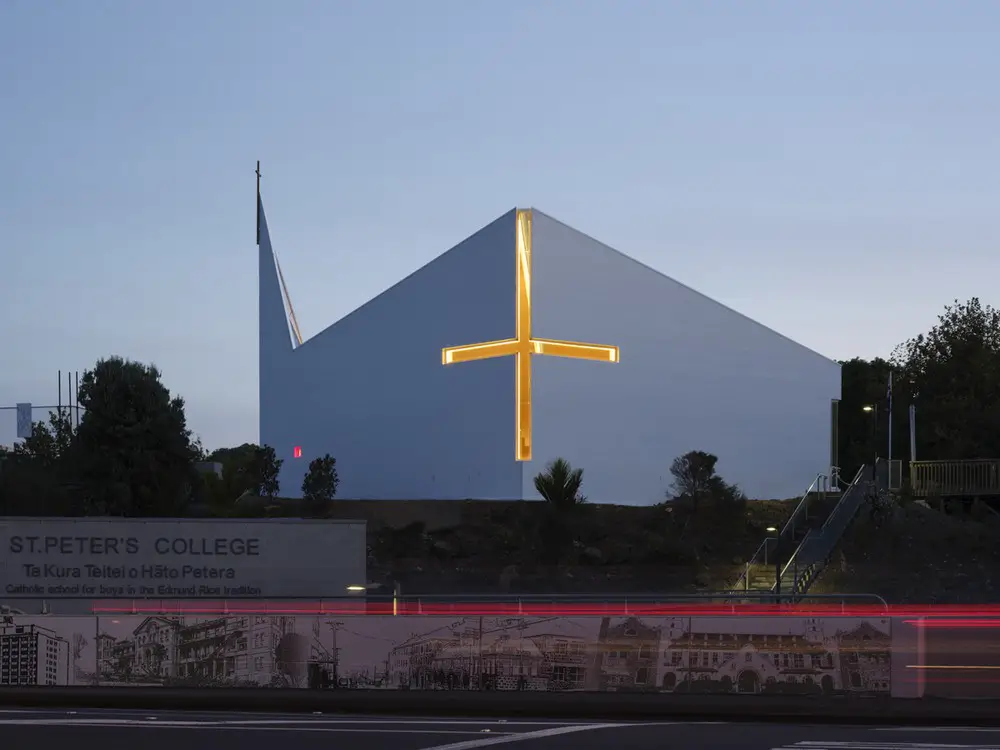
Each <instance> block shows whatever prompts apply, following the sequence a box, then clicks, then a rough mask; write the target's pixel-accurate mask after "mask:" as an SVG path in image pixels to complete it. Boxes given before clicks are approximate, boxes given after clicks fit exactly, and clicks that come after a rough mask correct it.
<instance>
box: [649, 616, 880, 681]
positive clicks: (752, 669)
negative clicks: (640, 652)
mask: <svg viewBox="0 0 1000 750" xmlns="http://www.w3.org/2000/svg"><path fill="white" fill-rule="evenodd" d="M734 624H737V625H743V624H745V625H744V627H742V628H739V627H734ZM632 627H633V629H635V630H636V631H637V633H641V632H642V630H641V628H640V624H639V623H637V622H636V623H635V624H633V625H632ZM661 634H662V635H663V636H664V637H663V639H662V656H661V658H660V665H659V666H660V677H659V685H658V687H659V689H661V690H665V691H676V692H725V693H728V692H737V693H771V692H773V693H805V694H809V693H826V694H831V693H855V694H859V693H860V694H888V693H889V689H890V684H889V680H890V668H891V664H890V659H891V654H892V645H891V634H890V626H889V620H888V619H876V618H822V619H817V618H788V617H782V618H728V619H727V618H693V619H687V620H685V621H683V622H678V621H677V620H676V619H675V620H669V621H667V622H665V624H664V626H663V628H662V629H661Z"/></svg>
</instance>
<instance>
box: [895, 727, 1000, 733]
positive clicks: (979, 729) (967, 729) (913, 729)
mask: <svg viewBox="0 0 1000 750" xmlns="http://www.w3.org/2000/svg"><path fill="white" fill-rule="evenodd" d="M875 731H876V732H954V733H956V734H959V733H961V732H1000V728H997V727H875Z"/></svg>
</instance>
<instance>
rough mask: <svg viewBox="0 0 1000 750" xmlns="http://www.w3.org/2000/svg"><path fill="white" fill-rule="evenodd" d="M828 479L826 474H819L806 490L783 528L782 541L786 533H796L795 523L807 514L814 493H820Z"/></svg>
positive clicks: (780, 535)
mask: <svg viewBox="0 0 1000 750" xmlns="http://www.w3.org/2000/svg"><path fill="white" fill-rule="evenodd" d="M824 479H826V475H825V474H817V475H816V478H815V479H814V480H813V481H812V484H810V485H809V487H808V488H807V489H806V491H805V492H804V493H803V495H802V499H800V500H799V503H798V505H796V506H795V510H793V511H792V515H790V516H789V517H788V520H787V521H785V525H784V526H782V527H781V533H780V534H779V535H778V537H779V538H780V539H784V538H785V533H786V532H788V531H791V533H793V534H794V533H795V522H796V521H797V520H798V518H799V515H800V514H801V513H805V512H806V509H807V508H808V506H809V498H810V497H811V496H812V494H813V493H814V492H818V491H819V489H820V486H821V482H822V480H824Z"/></svg>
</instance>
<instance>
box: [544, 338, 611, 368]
mask: <svg viewBox="0 0 1000 750" xmlns="http://www.w3.org/2000/svg"><path fill="white" fill-rule="evenodd" d="M531 350H532V353H533V354H547V355H548V356H550V357H569V358H570V359H590V360H594V361H595V362H618V361H619V360H620V357H619V351H618V347H617V346H602V345H600V344H580V343H577V342H575V341H554V340H552V339H531Z"/></svg>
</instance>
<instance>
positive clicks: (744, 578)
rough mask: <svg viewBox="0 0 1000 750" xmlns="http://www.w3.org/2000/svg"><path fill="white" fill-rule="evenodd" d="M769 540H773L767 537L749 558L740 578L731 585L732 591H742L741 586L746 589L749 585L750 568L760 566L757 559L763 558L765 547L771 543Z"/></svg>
mask: <svg viewBox="0 0 1000 750" xmlns="http://www.w3.org/2000/svg"><path fill="white" fill-rule="evenodd" d="M771 539H773V537H767V538H766V539H765V540H764V541H763V542H761V543H760V546H759V547H758V548H757V551H756V552H754V553H753V555H752V556H751V557H750V559H749V560H748V561H747V562H746V563H745V564H744V566H743V572H742V573H740V577H739V578H737V579H736V581H735V583H733V585H732V591H740V590H742V589H741V588H740V587H741V586H743V588H746V587H747V586H748V585H749V583H750V567H751V566H752V565H760V563H759V562H758V560H757V559H758V558H759V557H762V556H763V553H764V552H765V550H766V549H767V545H768V543H769V542H770V541H771Z"/></svg>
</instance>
